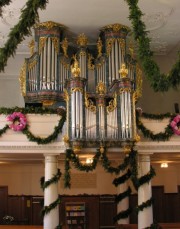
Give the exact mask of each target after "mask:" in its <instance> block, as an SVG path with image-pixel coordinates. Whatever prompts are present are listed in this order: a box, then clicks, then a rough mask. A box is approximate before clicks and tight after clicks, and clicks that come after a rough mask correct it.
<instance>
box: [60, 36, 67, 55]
mask: <svg viewBox="0 0 180 229" xmlns="http://www.w3.org/2000/svg"><path fill="white" fill-rule="evenodd" d="M61 47H62V49H63V53H64V56H65V57H67V58H68V54H67V50H68V40H67V38H66V37H65V38H64V40H63V42H62V45H61Z"/></svg>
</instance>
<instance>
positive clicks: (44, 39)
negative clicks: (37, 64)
mask: <svg viewBox="0 0 180 229" xmlns="http://www.w3.org/2000/svg"><path fill="white" fill-rule="evenodd" d="M46 40H47V37H40V38H39V53H41V51H42V49H43V48H44V46H45V43H46Z"/></svg>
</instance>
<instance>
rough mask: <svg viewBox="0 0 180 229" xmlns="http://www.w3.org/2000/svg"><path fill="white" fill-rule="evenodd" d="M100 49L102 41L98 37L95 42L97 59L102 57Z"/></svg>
mask: <svg viewBox="0 0 180 229" xmlns="http://www.w3.org/2000/svg"><path fill="white" fill-rule="evenodd" d="M102 47H103V44H102V40H101V38H100V37H99V38H98V41H97V50H98V56H97V58H99V57H101V56H102Z"/></svg>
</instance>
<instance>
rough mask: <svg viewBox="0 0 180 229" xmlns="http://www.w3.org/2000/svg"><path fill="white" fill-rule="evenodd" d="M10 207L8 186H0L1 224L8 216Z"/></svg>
mask: <svg viewBox="0 0 180 229" xmlns="http://www.w3.org/2000/svg"><path fill="white" fill-rule="evenodd" d="M7 206H8V186H0V224H2V221H3V217H4V216H5V215H6V214H7Z"/></svg>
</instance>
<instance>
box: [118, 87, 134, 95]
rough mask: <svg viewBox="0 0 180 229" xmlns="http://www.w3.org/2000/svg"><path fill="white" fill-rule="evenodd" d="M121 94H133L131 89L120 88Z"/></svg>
mask: <svg viewBox="0 0 180 229" xmlns="http://www.w3.org/2000/svg"><path fill="white" fill-rule="evenodd" d="M119 92H120V94H121V93H124V92H131V88H120V89H119Z"/></svg>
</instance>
